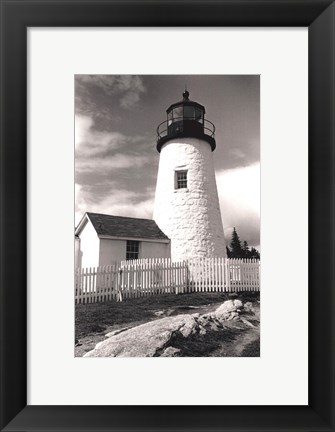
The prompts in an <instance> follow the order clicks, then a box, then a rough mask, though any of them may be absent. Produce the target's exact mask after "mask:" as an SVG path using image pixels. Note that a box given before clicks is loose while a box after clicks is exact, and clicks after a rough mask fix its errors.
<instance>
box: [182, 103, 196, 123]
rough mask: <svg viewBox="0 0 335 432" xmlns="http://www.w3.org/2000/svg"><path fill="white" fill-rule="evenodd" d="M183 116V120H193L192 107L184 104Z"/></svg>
mask: <svg viewBox="0 0 335 432" xmlns="http://www.w3.org/2000/svg"><path fill="white" fill-rule="evenodd" d="M184 118H185V120H194V107H193V106H184Z"/></svg>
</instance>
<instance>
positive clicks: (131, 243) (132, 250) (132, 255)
mask: <svg viewBox="0 0 335 432" xmlns="http://www.w3.org/2000/svg"><path fill="white" fill-rule="evenodd" d="M139 250H140V242H139V241H136V240H127V250H126V259H127V260H132V259H138V257H139Z"/></svg>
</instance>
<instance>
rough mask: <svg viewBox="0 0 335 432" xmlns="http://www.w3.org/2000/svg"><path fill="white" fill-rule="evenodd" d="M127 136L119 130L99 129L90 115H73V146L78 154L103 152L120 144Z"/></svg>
mask: <svg viewBox="0 0 335 432" xmlns="http://www.w3.org/2000/svg"><path fill="white" fill-rule="evenodd" d="M126 141H127V137H126V136H125V135H123V134H121V133H119V132H111V131H99V130H97V129H95V128H94V120H93V118H92V117H90V116H85V115H76V116H75V146H76V151H77V153H78V156H94V155H101V154H104V153H106V152H108V151H110V150H111V149H116V148H118V147H120V146H122V145H123V144H124V143H125V142H126Z"/></svg>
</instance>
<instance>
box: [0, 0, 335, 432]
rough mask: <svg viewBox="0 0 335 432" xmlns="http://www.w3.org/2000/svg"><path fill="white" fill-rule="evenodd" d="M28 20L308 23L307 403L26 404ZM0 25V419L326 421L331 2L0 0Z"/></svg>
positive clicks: (330, 406) (209, 424) (140, 426)
mask: <svg viewBox="0 0 335 432" xmlns="http://www.w3.org/2000/svg"><path fill="white" fill-rule="evenodd" d="M35 26H36V27H37V26H42V27H58V26H60V27H67V26H70V27H101V26H106V27H115V26H117V27H118V26H156V27H157V26H200V27H202V26H219V27H221V26H239V27H241V26H252V27H256V26H267V27H271V26H275V27H278V26H285V27H289V26H304V27H308V32H309V66H308V67H309V162H308V168H309V233H308V235H309V274H308V277H309V405H308V406H121V407H120V406H28V405H27V368H26V366H27V363H26V358H27V334H26V319H27V311H26V308H27V224H26V221H27V220H26V215H27V191H26V184H27V167H26V166H27V165H26V164H27V133H26V130H27V108H26V106H27V81H26V70H27V45H26V42H27V28H28V27H35ZM0 27H1V155H0V160H1V207H0V208H1V261H0V262H1V299H0V306H1V315H0V316H1V348H0V349H1V351H0V352H1V371H0V373H1V389H0V390H1V419H0V422H1V423H0V426H1V430H3V431H38V430H44V431H48V430H53V431H65V430H66V431H74V430H76V431H79V430H83V431H93V430H94V431H100V430H101V431H102V430H111V431H179V430H186V431H201V430H204V431H214V430H215V431H218V430H222V431H229V430H241V431H242V430H243V431H251V430H253V431H256V430H267V431H279V430H280V431H293V430H299V431H306V432H307V431H334V406H335V400H334V389H335V373H334V372H335V371H334V347H335V340H334V336H335V332H334V318H333V317H334V312H335V308H334V270H333V267H334V264H335V262H334V221H335V214H334V204H335V202H334V178H335V177H334V117H335V112H334V106H335V98H334V79H335V74H334V72H335V71H334V64H335V63H334V60H335V56H334V47H335V38H334V31H335V6H334V2H333V1H328V0H327V1H325V0H292V1H287V0H267V1H259V0H257V1H256V0H235V1H234V0H227V1H225V0H216V1H212V0H208V1H206V0H194V1H189V0H185V1H180V0H176V1H156V2H155V1H150V0H138V1H136V0H127V1H122V2H121V1H110V0H105V1H100V0H97V1H94V0H85V1H78V0H77V1H75V0H69V1H55V0H50V1H49V0H44V1H34V0H2V1H1V26H0ZM291 246H292V245H291ZM285 250H286V251H287V253H288V256H287V257H286V258H287V259H290V255H291V254H293V255H294V254H295V253H298V248H297V249H295V250H292V251H291V250H290V247H288V248H285ZM274 373H275V371H274ZM176 388H178V386H176ZM287 390H288V392H289V391H290V389H289V388H288V389H287Z"/></svg>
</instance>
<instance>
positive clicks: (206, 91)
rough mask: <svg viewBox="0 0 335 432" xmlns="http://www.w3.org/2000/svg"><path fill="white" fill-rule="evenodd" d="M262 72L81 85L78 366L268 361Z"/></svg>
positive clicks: (102, 79)
mask: <svg viewBox="0 0 335 432" xmlns="http://www.w3.org/2000/svg"><path fill="white" fill-rule="evenodd" d="M260 80H261V77H260V76H259V75H108V74H106V75H75V76H74V81H75V106H74V122H75V236H74V253H75V269H74V273H75V287H74V303H75V347H74V355H75V357H260V355H261V338H260V287H261V283H260V262H261V253H262V251H261V242H260Z"/></svg>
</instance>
